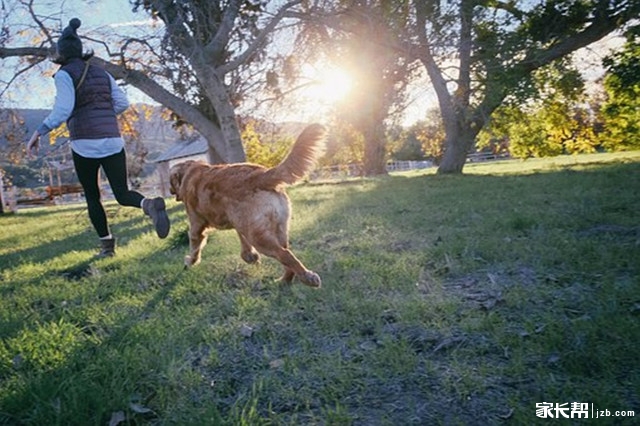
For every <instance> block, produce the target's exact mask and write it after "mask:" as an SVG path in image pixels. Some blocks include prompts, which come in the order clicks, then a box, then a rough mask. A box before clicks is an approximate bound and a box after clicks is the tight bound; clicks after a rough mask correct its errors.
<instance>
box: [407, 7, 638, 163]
mask: <svg viewBox="0 0 640 426" xmlns="http://www.w3.org/2000/svg"><path fill="white" fill-rule="evenodd" d="M413 6H414V9H415V20H414V22H413V37H414V38H413V39H411V40H405V41H404V42H402V43H399V46H398V48H399V50H401V51H403V52H410V53H411V54H412V55H413V56H414V57H415V58H416V59H418V60H419V61H420V62H421V63H422V64H423V65H424V68H425V69H426V71H427V74H428V75H429V78H430V80H431V84H432V85H433V88H434V90H435V93H436V95H437V99H438V104H439V107H440V111H441V114H442V119H443V122H444V126H445V132H446V137H445V151H444V156H443V158H442V162H441V163H440V166H439V168H438V172H439V173H461V172H462V169H463V167H464V165H465V162H466V156H467V154H468V153H469V152H470V151H471V150H472V149H473V146H474V143H475V139H476V136H477V135H478V133H479V132H480V130H481V129H482V128H483V127H484V126H485V124H486V123H487V122H488V120H489V118H490V116H491V114H492V113H493V111H495V110H496V108H498V107H499V106H500V105H501V104H502V103H503V101H504V100H505V99H506V98H507V97H509V96H511V95H517V94H518V93H520V92H521V91H522V90H523V89H526V87H527V86H529V85H530V84H531V83H532V78H531V77H532V73H533V72H534V71H535V70H537V69H540V68H541V67H544V66H546V65H548V64H550V63H552V62H553V61H555V60H558V59H560V58H562V57H565V56H566V55H568V54H570V53H572V52H574V51H576V50H578V49H580V48H582V47H585V46H588V45H590V44H591V43H593V42H595V41H598V40H600V39H601V38H603V37H604V36H606V35H607V34H610V33H612V32H613V31H615V30H616V29H619V28H621V27H622V26H624V25H626V24H628V23H629V22H630V21H632V20H633V19H634V18H637V17H638V15H639V14H640V2H638V1H637V0H540V1H536V2H531V1H517V0H511V1H502V0H456V1H452V2H441V1H439V0H426V1H425V0H413Z"/></svg>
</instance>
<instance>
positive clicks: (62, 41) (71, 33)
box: [58, 18, 82, 61]
mask: <svg viewBox="0 0 640 426" xmlns="http://www.w3.org/2000/svg"><path fill="white" fill-rule="evenodd" d="M81 24H82V22H81V21H80V19H78V18H73V19H72V20H70V21H69V26H68V27H66V28H65V29H64V30H63V31H62V35H61V36H60V38H59V39H58V55H60V56H61V57H62V58H63V59H64V60H65V61H68V60H69V59H71V58H82V41H80V37H78V34H77V33H76V30H77V29H78V28H80V25H81Z"/></svg>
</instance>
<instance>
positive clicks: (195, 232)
mask: <svg viewBox="0 0 640 426" xmlns="http://www.w3.org/2000/svg"><path fill="white" fill-rule="evenodd" d="M205 230H206V226H205V225H204V224H203V223H200V222H199V221H192V223H191V225H190V227H189V248H190V250H191V251H190V253H189V254H188V255H187V256H185V257H184V264H185V266H187V267H189V266H196V265H197V264H198V263H200V259H201V255H202V248H203V247H204V246H205V245H206V244H207V235H206V234H205Z"/></svg>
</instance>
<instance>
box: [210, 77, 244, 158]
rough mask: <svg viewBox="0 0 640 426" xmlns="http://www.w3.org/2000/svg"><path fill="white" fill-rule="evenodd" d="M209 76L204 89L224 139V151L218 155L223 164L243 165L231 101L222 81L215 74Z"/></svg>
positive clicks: (238, 129) (238, 133)
mask: <svg viewBox="0 0 640 426" xmlns="http://www.w3.org/2000/svg"><path fill="white" fill-rule="evenodd" d="M209 76H210V77H209V78H208V83H209V84H207V85H206V86H205V88H206V90H207V92H208V94H209V97H210V99H211V101H212V103H213V107H214V108H215V110H216V115H217V116H218V122H219V124H220V130H221V131H222V137H223V138H224V139H223V140H224V148H225V151H224V152H221V153H218V154H219V156H220V157H221V158H222V159H224V162H225V163H243V162H245V161H246V160H247V157H246V155H245V153H244V148H243V147H242V138H241V137H240V127H239V126H238V121H237V119H236V112H235V109H234V107H233V105H232V104H231V99H229V93H228V91H227V88H226V86H225V84H224V80H223V78H221V77H219V76H218V75H217V73H215V72H212V73H209ZM209 145H210V146H212V145H213V144H211V143H209Z"/></svg>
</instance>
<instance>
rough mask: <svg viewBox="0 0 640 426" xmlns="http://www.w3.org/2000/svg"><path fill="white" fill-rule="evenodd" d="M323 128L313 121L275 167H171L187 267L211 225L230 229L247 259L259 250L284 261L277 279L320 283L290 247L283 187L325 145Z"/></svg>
mask: <svg viewBox="0 0 640 426" xmlns="http://www.w3.org/2000/svg"><path fill="white" fill-rule="evenodd" d="M324 135H325V128H324V127H323V126H322V125H320V124H312V125H310V126H308V127H307V128H305V129H304V130H303V132H302V133H301V134H300V136H298V139H297V140H296V142H295V144H294V145H293V147H292V148H291V152H290V153H289V155H288V156H287V157H286V158H285V159H284V160H283V161H282V162H281V163H280V164H279V165H278V166H276V167H273V168H271V169H267V168H266V167H263V166H260V165H257V164H250V163H241V164H221V165H209V164H206V163H203V162H198V161H187V162H184V163H181V164H177V165H175V166H173V167H172V168H171V171H170V182H171V193H172V194H175V196H176V200H178V201H182V202H183V203H184V206H185V209H186V211H187V217H188V219H189V245H190V253H189V255H187V256H186V257H185V265H186V266H194V265H197V264H198V263H199V262H200V256H201V251H202V248H203V247H204V245H205V244H206V242H207V235H206V231H207V230H208V229H210V228H217V229H235V230H236V232H237V233H238V236H239V237H240V244H241V246H242V248H241V250H242V251H241V254H240V255H241V257H242V259H243V260H244V261H245V262H247V263H255V262H257V261H258V260H259V259H260V255H259V254H258V253H262V254H264V255H266V256H270V257H273V258H275V259H278V260H279V261H280V263H282V264H283V265H284V268H285V272H284V275H283V276H282V278H281V279H282V280H283V281H285V282H290V281H291V280H292V279H293V278H294V277H298V279H299V280H300V281H302V282H303V283H305V284H307V285H309V286H312V287H320V285H321V280H320V277H319V276H318V274H316V273H315V272H313V271H310V270H308V269H307V268H305V266H304V265H303V264H302V263H301V262H300V261H299V260H298V259H297V258H296V257H295V256H294V254H293V253H292V252H291V250H289V235H288V234H289V220H290V216H291V203H290V201H289V197H288V196H287V194H286V192H285V190H284V186H285V184H292V183H294V182H296V181H298V180H299V179H300V178H302V177H303V176H304V174H305V173H307V172H308V171H309V169H310V168H311V167H312V166H313V164H314V163H315V160H316V159H317V157H318V156H319V155H320V153H321V151H322V148H323V147H324Z"/></svg>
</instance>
